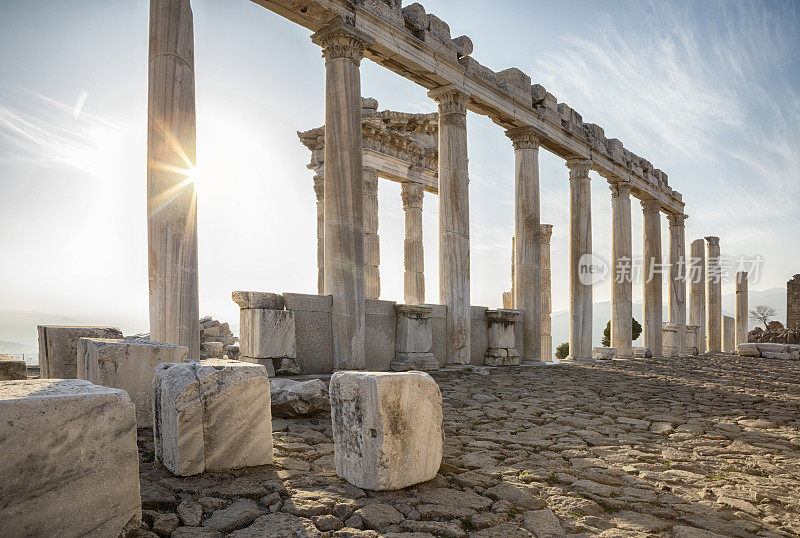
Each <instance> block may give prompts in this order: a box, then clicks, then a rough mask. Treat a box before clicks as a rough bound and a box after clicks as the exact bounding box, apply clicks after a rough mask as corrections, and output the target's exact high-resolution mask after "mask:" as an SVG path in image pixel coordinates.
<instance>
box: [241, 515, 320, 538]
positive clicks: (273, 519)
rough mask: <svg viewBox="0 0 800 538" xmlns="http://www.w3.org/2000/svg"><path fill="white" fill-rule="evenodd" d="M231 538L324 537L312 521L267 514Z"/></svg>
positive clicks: (291, 516)
mask: <svg viewBox="0 0 800 538" xmlns="http://www.w3.org/2000/svg"><path fill="white" fill-rule="evenodd" d="M228 536H229V537H231V538H263V537H265V536H275V537H278V536H287V537H288V536H291V537H293V538H322V536H327V535H323V534H322V533H321V532H320V531H318V530H317V528H316V527H315V526H314V524H313V523H312V522H311V520H309V519H306V518H304V517H297V516H293V515H291V514H284V513H278V514H267V515H264V516H261V517H259V518H258V519H256V520H255V521H254V522H253V524H252V525H250V526H249V527H247V528H245V529H242V530H238V531H236V532H233V533H231V534H229V535H228Z"/></svg>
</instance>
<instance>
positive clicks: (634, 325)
mask: <svg viewBox="0 0 800 538" xmlns="http://www.w3.org/2000/svg"><path fill="white" fill-rule="evenodd" d="M640 334H642V326H641V325H640V324H639V322H638V321H636V318H631V340H636V339H637V338H639V335H640ZM600 344H601V345H603V346H604V347H610V346H611V320H608V323H606V328H605V330H604V331H603V339H602V340H601V341H600Z"/></svg>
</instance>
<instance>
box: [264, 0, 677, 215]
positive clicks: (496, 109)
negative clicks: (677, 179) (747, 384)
mask: <svg viewBox="0 0 800 538" xmlns="http://www.w3.org/2000/svg"><path fill="white" fill-rule="evenodd" d="M254 1H255V2H256V3H258V4H260V5H263V6H264V7H266V8H268V9H270V10H272V11H275V12H276V13H278V14H279V15H281V16H283V17H285V18H287V19H289V20H292V21H294V22H296V23H297V24H300V25H302V26H304V27H306V28H308V29H310V30H313V31H318V30H320V29H322V28H324V27H326V26H327V25H329V24H330V21H331V20H332V19H340V20H343V21H346V22H345V23H346V24H348V25H351V26H352V27H353V29H354V31H357V32H359V33H360V34H363V35H365V36H368V37H369V38H370V39H371V41H372V42H371V43H370V44H368V45H367V46H366V48H365V51H364V55H365V56H366V57H368V58H370V59H371V60H373V61H375V62H376V63H379V64H381V65H383V66H384V67H386V68H388V69H391V70H392V71H395V72H397V73H399V74H400V75H402V76H403V77H405V78H407V79H409V80H412V81H413V82H416V83H417V84H420V85H421V86H423V87H425V88H429V89H434V88H439V87H443V86H447V85H449V84H452V85H456V86H458V87H459V88H461V89H462V90H463V92H464V93H465V94H467V95H469V99H468V102H467V108H468V109H469V110H471V111H473V112H476V113H479V114H484V115H487V116H489V117H490V118H491V119H492V120H493V121H494V122H495V123H497V124H498V125H500V126H501V127H504V128H506V129H513V128H515V127H526V126H532V127H535V128H536V129H538V131H539V132H540V133H541V135H542V141H541V145H542V146H543V147H544V148H546V149H547V150H548V151H551V152H553V153H555V154H556V155H559V156H560V157H562V158H565V159H573V158H582V159H591V161H592V168H593V169H594V170H596V171H598V172H600V173H602V174H604V175H607V176H611V177H615V178H619V179H621V180H624V181H628V182H629V183H630V184H631V188H632V192H633V194H634V195H635V196H636V197H637V198H653V199H656V200H658V201H659V202H660V204H661V206H662V208H663V209H664V210H665V211H667V212H670V213H682V212H683V207H684V203H683V199H682V196H681V194H680V193H679V192H677V191H675V190H673V189H672V188H671V187H670V186H669V183H668V177H667V174H666V173H664V172H663V171H661V170H659V169H658V168H655V167H654V166H653V164H652V163H651V162H650V161H648V160H647V159H644V158H642V157H640V156H638V155H636V154H635V153H633V152H631V151H629V150H627V149H626V148H625V147H624V146H623V144H622V142H621V141H620V140H618V139H616V138H607V137H606V136H605V131H604V130H603V128H602V127H600V126H598V125H596V124H593V123H585V122H584V121H583V118H582V116H581V115H580V114H579V113H578V112H577V111H575V110H573V109H572V108H571V107H570V106H569V105H567V104H566V103H559V102H558V100H557V99H556V97H555V96H554V95H553V94H551V93H550V92H548V91H547V90H546V89H545V88H544V87H543V86H542V85H540V84H531V82H532V81H531V79H530V77H529V76H528V75H526V74H525V73H524V72H522V71H521V70H519V69H517V68H515V67H512V68H509V69H505V70H503V71H499V72H494V71H492V70H491V69H489V68H488V67H485V66H483V65H481V64H480V62H478V61H477V60H475V59H474V58H472V57H470V54H472V49H473V46H472V41H471V40H470V39H469V38H468V37H467V36H460V37H457V38H455V39H452V38H451V37H450V27H449V26H448V25H447V23H445V22H444V21H442V20H441V19H439V18H438V17H436V16H435V15H433V14H428V13H426V12H425V9H424V7H423V6H421V5H420V4H418V3H414V4H411V5H409V6H406V7H402V4H401V2H399V1H397V0H362V1H361V2H357V3H353V4H351V3H340V2H335V1H333V0H309V1H308V2H303V3H302V4H298V3H296V2H293V1H292V0H275V1H271V2H264V1H262V0H254Z"/></svg>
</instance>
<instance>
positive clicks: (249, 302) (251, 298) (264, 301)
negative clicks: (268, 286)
mask: <svg viewBox="0 0 800 538" xmlns="http://www.w3.org/2000/svg"><path fill="white" fill-rule="evenodd" d="M231 298H232V299H233V301H234V302H235V303H236V304H238V305H239V308H265V309H267V310H283V296H282V295H279V294H277V293H268V292H264V291H234V292H232V293H231ZM226 325H227V324H226Z"/></svg>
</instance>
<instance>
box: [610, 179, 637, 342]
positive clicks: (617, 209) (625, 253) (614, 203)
mask: <svg viewBox="0 0 800 538" xmlns="http://www.w3.org/2000/svg"><path fill="white" fill-rule="evenodd" d="M609 186H610V188H611V223H612V225H611V228H612V234H613V235H612V243H611V265H612V268H611V270H612V271H613V273H612V276H613V278H612V279H611V347H615V348H617V356H618V357H620V358H631V357H633V342H632V337H633V327H632V322H633V278H632V276H633V275H632V262H631V259H632V244H631V186H630V184H628V183H623V182H620V181H612V182H611V183H610V185H609Z"/></svg>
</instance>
